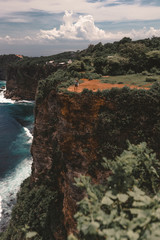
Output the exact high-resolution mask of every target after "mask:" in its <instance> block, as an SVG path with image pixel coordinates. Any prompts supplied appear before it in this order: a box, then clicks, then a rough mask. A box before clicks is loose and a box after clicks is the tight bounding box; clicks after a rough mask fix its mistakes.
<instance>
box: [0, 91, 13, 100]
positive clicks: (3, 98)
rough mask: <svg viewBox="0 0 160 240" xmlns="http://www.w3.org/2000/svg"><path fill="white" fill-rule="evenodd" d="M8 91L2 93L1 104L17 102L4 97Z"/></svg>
mask: <svg viewBox="0 0 160 240" xmlns="http://www.w3.org/2000/svg"><path fill="white" fill-rule="evenodd" d="M5 90H6V89H3V90H2V91H0V103H15V100H12V99H7V98H5V97H4V92H5Z"/></svg>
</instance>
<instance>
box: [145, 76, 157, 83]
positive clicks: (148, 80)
mask: <svg viewBox="0 0 160 240" xmlns="http://www.w3.org/2000/svg"><path fill="white" fill-rule="evenodd" d="M156 81H157V78H154V77H146V82H156Z"/></svg>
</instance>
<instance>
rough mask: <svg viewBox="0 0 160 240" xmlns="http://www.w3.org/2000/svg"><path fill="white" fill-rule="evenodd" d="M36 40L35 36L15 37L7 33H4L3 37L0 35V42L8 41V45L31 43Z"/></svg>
mask: <svg viewBox="0 0 160 240" xmlns="http://www.w3.org/2000/svg"><path fill="white" fill-rule="evenodd" d="M35 41H37V39H36V38H34V39H33V38H31V37H30V36H25V37H22V38H16V37H11V36H9V35H6V36H5V37H0V42H3V43H8V44H9V45H12V44H19V43H24V44H27V43H29V44H30V43H32V42H35Z"/></svg>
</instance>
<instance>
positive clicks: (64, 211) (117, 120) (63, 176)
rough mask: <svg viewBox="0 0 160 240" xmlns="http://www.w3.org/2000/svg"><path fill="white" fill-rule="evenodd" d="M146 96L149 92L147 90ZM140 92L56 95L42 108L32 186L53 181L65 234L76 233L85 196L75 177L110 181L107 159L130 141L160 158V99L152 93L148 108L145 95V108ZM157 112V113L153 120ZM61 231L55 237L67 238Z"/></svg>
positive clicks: (38, 110)
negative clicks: (77, 214) (76, 217)
mask: <svg viewBox="0 0 160 240" xmlns="http://www.w3.org/2000/svg"><path fill="white" fill-rule="evenodd" d="M141 93H143V94H144V95H145V94H148V93H147V91H146V92H145V91H142V92H141ZM136 94H138V91H135V93H134V94H132V93H131V95H134V97H135V99H134V98H133V96H130V99H129V95H128V93H126V92H125V90H122V91H121V92H117V93H116V92H114V90H113V92H112V91H111V93H110V94H109V95H110V96H109V95H108V96H107V97H105V96H98V95H92V94H81V95H78V94H73V95H68V94H61V93H56V92H55V91H52V92H50V94H49V95H48V96H47V98H45V99H44V101H43V102H42V103H41V104H39V105H37V108H36V119H35V129H34V140H33V144H32V155H33V159H34V161H33V168H32V177H31V178H32V183H33V182H36V181H39V179H45V178H47V179H48V178H50V179H51V181H53V182H54V187H55V190H56V191H57V192H58V195H59V196H61V198H60V201H59V203H58V205H57V208H58V209H59V215H61V228H62V229H65V231H66V235H68V234H69V233H71V232H76V223H75V220H74V217H73V216H74V214H75V212H76V209H77V205H76V203H77V202H78V201H79V200H80V199H81V198H82V196H83V192H80V190H79V189H78V188H77V187H75V185H74V178H77V177H79V176H80V175H81V174H82V175H89V176H91V178H92V180H93V182H95V183H98V182H101V183H102V182H103V181H105V179H107V177H108V175H109V174H110V173H109V172H106V171H104V169H103V168H102V165H101V163H102V158H103V157H104V156H106V157H113V156H114V155H115V156H116V155H117V154H119V153H121V152H122V151H123V149H125V147H126V140H127V139H129V140H130V141H131V142H132V143H139V142H141V141H146V142H147V143H148V144H149V146H150V147H152V148H153V149H154V150H155V151H156V152H157V155H159V154H160V150H159V148H158V145H157V137H158V136H159V134H158V133H157V132H156V128H157V127H158V126H159V120H158V118H157V117H155V116H156V115H157V116H158V114H160V107H159V105H158V104H159V103H160V97H157V99H156V100H153V99H152V97H153V96H152V93H149V94H148V96H149V95H150V97H149V98H148V100H149V101H152V104H153V105H148V106H147V102H145V101H144V99H143V97H142V96H141V97H140V98H141V104H140V103H138V102H139V100H140V99H139V98H137V96H136ZM143 94H142V95H143ZM113 95H114V96H113ZM127 99H128V102H127V101H126V100H127ZM124 104H125V105H126V106H124ZM150 104H151V102H150ZM155 109H156V111H157V112H156V111H155V112H154V113H153V114H152V116H151V115H150V113H151V112H152V111H154V110H155ZM157 129H158V128H157ZM152 137H153V138H152ZM62 229H61V231H60V230H59V231H58V232H57V230H56V229H55V232H54V233H53V235H54V237H55V239H65V238H64V235H61V233H62Z"/></svg>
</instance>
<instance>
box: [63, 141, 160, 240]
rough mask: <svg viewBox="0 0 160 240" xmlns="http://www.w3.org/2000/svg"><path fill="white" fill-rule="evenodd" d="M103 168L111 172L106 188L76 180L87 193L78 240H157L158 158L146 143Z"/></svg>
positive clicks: (159, 231)
mask: <svg viewBox="0 0 160 240" xmlns="http://www.w3.org/2000/svg"><path fill="white" fill-rule="evenodd" d="M103 166H104V167H105V168H106V170H112V175H111V176H110V177H109V179H108V182H107V184H104V185H95V184H93V183H92V182H91V179H90V177H85V176H81V177H80V178H77V179H75V180H76V186H77V187H80V188H84V189H85V192H86V194H85V197H84V199H82V200H81V201H80V202H79V203H78V206H79V210H78V212H77V213H76V215H75V218H76V220H77V228H78V231H79V235H80V238H78V239H83V240H89V239H93V240H104V239H110V240H121V239H124V240H143V239H145V240H150V239H157V240H158V239H159V238H160V222H159V220H160V217H159V212H160V195H158V194H157V192H158V190H159V187H160V185H159V174H158V171H159V170H160V163H159V161H158V160H157V159H156V157H155V154H153V152H152V150H150V149H148V148H147V147H146V143H141V144H139V145H131V144H129V148H128V150H125V151H124V152H123V153H122V154H121V155H120V156H119V157H117V158H116V159H115V160H114V161H113V162H112V161H108V160H107V159H105V162H104V164H103ZM156 168H157V170H156ZM151 186H152V187H153V189H156V191H155V192H154V193H153V191H152V190H153V189H151ZM76 239H77V238H76V236H73V235H70V236H69V237H68V240H76Z"/></svg>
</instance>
